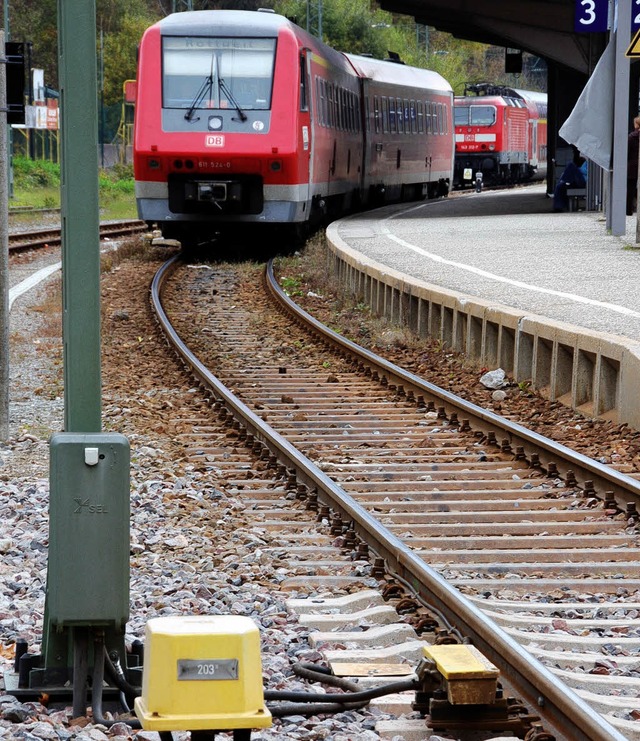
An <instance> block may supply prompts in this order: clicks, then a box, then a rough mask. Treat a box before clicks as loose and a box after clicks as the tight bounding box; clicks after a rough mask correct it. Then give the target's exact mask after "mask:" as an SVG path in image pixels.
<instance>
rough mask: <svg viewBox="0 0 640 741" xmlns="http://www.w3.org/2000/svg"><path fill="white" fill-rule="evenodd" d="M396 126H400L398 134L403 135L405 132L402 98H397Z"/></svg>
mask: <svg viewBox="0 0 640 741" xmlns="http://www.w3.org/2000/svg"><path fill="white" fill-rule="evenodd" d="M396 124H397V126H398V133H399V134H402V132H403V131H404V110H403V107H402V101H401V100H400V98H396Z"/></svg>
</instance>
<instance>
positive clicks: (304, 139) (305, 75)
mask: <svg viewBox="0 0 640 741" xmlns="http://www.w3.org/2000/svg"><path fill="white" fill-rule="evenodd" d="M310 57H311V55H310V54H309V49H302V50H301V52H300V60H299V75H300V94H299V98H300V100H299V111H300V115H299V126H300V131H299V137H300V139H299V141H300V147H299V155H298V156H299V160H300V170H301V175H304V179H305V181H306V188H307V192H306V194H301V195H303V197H304V200H305V201H306V209H307V210H308V209H310V208H311V192H310V184H311V183H312V182H313V161H314V157H313V148H314V144H315V137H314V135H313V111H312V102H311V59H310Z"/></svg>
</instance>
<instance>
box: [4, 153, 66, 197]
mask: <svg viewBox="0 0 640 741" xmlns="http://www.w3.org/2000/svg"><path fill="white" fill-rule="evenodd" d="M13 181H14V185H15V187H16V188H21V189H24V190H30V189H34V188H51V187H59V186H60V166H59V165H56V164H54V163H53V162H47V161H46V160H36V161H34V160H30V159H28V158H27V157H14V158H13Z"/></svg>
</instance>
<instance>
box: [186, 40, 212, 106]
mask: <svg viewBox="0 0 640 741" xmlns="http://www.w3.org/2000/svg"><path fill="white" fill-rule="evenodd" d="M215 61H216V57H215V54H213V55H212V56H211V71H210V72H209V74H208V75H207V76H206V77H205V78H204V80H203V82H202V85H200V88H199V90H198V92H197V93H196V97H195V98H194V99H193V101H192V103H191V105H190V106H189V110H188V111H187V112H186V113H185V114H184V117H185V119H186V120H187V121H192V120H194V121H199V120H200V118H199V117H198V118H195V119H194V118H193V114H194V113H195V112H196V108H198V106H199V105H200V103H202V101H203V100H204V99H205V98H209V102H211V99H212V97H213V73H214V69H215Z"/></svg>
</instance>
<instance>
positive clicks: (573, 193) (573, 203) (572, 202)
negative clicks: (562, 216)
mask: <svg viewBox="0 0 640 741" xmlns="http://www.w3.org/2000/svg"><path fill="white" fill-rule="evenodd" d="M567 198H568V199H569V211H579V210H580V201H586V198H587V189H586V188H567ZM585 206H586V203H583V204H582V207H583V208H585Z"/></svg>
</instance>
